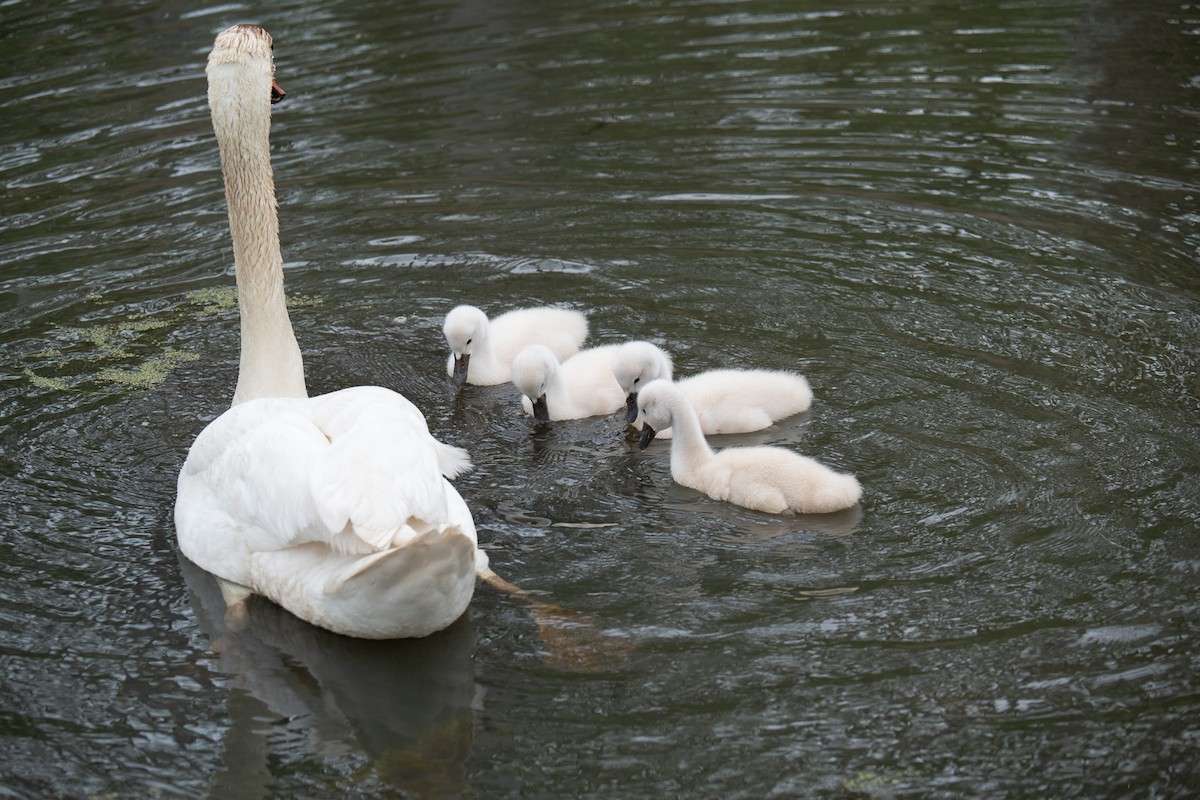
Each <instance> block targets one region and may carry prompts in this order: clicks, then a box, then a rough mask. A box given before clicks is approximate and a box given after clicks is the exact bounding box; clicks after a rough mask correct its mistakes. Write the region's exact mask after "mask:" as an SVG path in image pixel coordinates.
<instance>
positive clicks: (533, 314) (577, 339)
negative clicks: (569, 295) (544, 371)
mask: <svg viewBox="0 0 1200 800" xmlns="http://www.w3.org/2000/svg"><path fill="white" fill-rule="evenodd" d="M587 334H588V322H587V317H585V316H584V315H583V314H581V313H580V312H578V311H572V310H570V309H566V308H551V307H548V306H547V307H541V308H520V309H517V310H515V311H508V312H506V313H504V314H501V315H500V316H498V317H494V318H493V319H492V321H491V335H492V346H493V347H494V348H495V353H496V359H497V360H498V361H503V362H504V363H508V364H511V363H512V360H513V358H515V357H516V355H517V353H519V352H521V350H522V349H524V348H525V347H527V346H528V345H531V344H540V345H544V346H545V347H547V348H549V350H550V352H551V353H554V357H555V358H557V359H558V360H559V361H564V360H566V359H567V358H570V357H571V356H572V355H574V354H575V353H576V352H578V350H579V348H580V347H582V346H583V342H584V340H585V339H587Z"/></svg>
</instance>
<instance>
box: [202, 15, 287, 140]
mask: <svg viewBox="0 0 1200 800" xmlns="http://www.w3.org/2000/svg"><path fill="white" fill-rule="evenodd" d="M272 49H273V46H272V43H271V34H269V33H267V32H266V31H265V30H263V29H262V28H260V27H259V26H257V25H234V26H233V27H232V28H226V29H225V30H223V31H221V32H220V33H219V34H217V39H216V41H215V42H214V43H213V49H212V52H210V53H209V54H208V66H207V68H206V70H205V71H206V72H207V73H208V81H209V90H208V102H209V105H210V106H211V107H212V108H213V110H214V112H218V118H219V115H220V114H219V112H220V111H221V110H222V109H224V108H227V107H230V106H231V105H238V106H239V107H242V106H244V103H246V102H247V101H249V102H250V103H251V104H252V106H254V107H257V105H258V103H259V102H261V101H258V100H251V99H250V98H257V97H261V98H263V99H264V100H265V99H267V98H270V100H271V102H272V103H278V102H279V101H280V100H282V99H283V98H284V95H285V92H284V91H283V89H281V88H280V86H279V84H278V83H276V82H275V61H274V58H273V57H272V53H271V51H272ZM263 107H264V108H265V104H264V106H263ZM229 115H230V116H231V117H233V116H235V115H234V114H233V112H232V111H230V112H229ZM267 116H268V117H269V116H270V115H269V114H268V115H267Z"/></svg>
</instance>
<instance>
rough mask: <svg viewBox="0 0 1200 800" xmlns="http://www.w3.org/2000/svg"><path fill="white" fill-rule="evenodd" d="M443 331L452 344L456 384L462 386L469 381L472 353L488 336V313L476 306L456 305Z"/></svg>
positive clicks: (451, 350)
mask: <svg viewBox="0 0 1200 800" xmlns="http://www.w3.org/2000/svg"><path fill="white" fill-rule="evenodd" d="M442 333H444V334H445V335H446V343H447V344H449V345H450V352H451V353H452V354H453V355H454V373H453V378H454V384H455V385H456V386H462V385H463V384H464V383H466V382H467V367H468V366H470V363H471V353H473V352H475V350H476V349H477V348H478V347H480V346H481V345H482V344H483V341H484V340H485V339H486V338H487V334H488V318H487V314H484V313H483V312H482V311H480V310H479V309H478V308H476V307H475V306H455V307H454V308H453V309H451V311H450V313H449V314H447V315H446V321H445V323H443V324H442Z"/></svg>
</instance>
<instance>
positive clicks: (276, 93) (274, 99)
mask: <svg viewBox="0 0 1200 800" xmlns="http://www.w3.org/2000/svg"><path fill="white" fill-rule="evenodd" d="M285 97H287V92H285V91H284V90H283V87H282V86H280V85H279V84H278V83H277V82H276V81H275V79H274V78H272V79H271V105H275V104H276V103H278V102H279V101H280V100H282V99H283V98H285Z"/></svg>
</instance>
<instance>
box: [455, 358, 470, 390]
mask: <svg viewBox="0 0 1200 800" xmlns="http://www.w3.org/2000/svg"><path fill="white" fill-rule="evenodd" d="M470 363H471V354H470V353H463V354H462V355H461V356H460V355H456V356H454V375H453V376H452V377H453V378H454V385H455V386H462V385H463V384H464V383H466V382H467V365H468V364H470Z"/></svg>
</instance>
